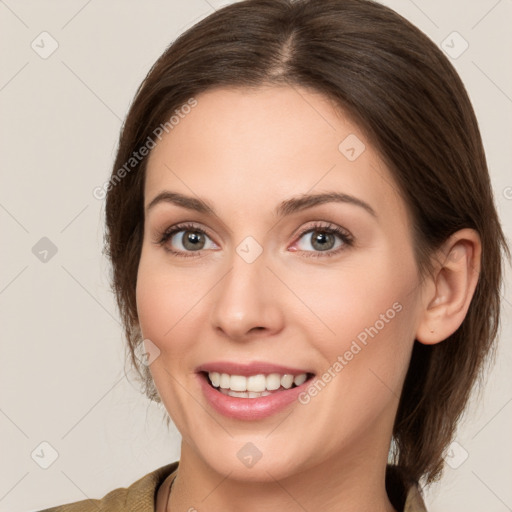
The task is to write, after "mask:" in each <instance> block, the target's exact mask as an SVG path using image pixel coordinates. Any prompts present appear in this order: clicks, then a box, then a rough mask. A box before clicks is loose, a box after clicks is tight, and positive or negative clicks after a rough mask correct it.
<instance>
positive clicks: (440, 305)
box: [416, 228, 482, 345]
mask: <svg viewBox="0 0 512 512" xmlns="http://www.w3.org/2000/svg"><path fill="white" fill-rule="evenodd" d="M481 252H482V246H481V241H480V236H479V235H478V233H477V232H476V231H475V230H474V229H469V228H465V229H461V230H460V231H457V232H456V233H454V234H453V235H452V236H450V238H448V240H447V241H446V242H445V243H444V244H443V246H442V247H441V248H440V250H439V251H438V252H437V253H436V262H435V270H434V273H433V276H432V277H430V278H428V279H427V281H428V286H426V287H425V289H427V288H428V292H425V293H424V297H425V300H424V305H423V306H422V307H423V309H422V311H421V314H420V320H419V323H418V327H417V331H416V339H417V340H418V341H419V342H420V343H423V344H425V345H433V344H435V343H439V342H441V341H443V340H445V339H446V338H448V337H449V336H450V335H452V334H453V333H454V332H455V331H456V330H457V329H458V328H459V327H460V325H461V324H462V322H463V320H464V318H465V317H466V314H467V311H468V309H469V305H470V303H471V299H472V298H473V295H474V292H475V289H476V285H477V283H478V277H479V274H480V263H481Z"/></svg>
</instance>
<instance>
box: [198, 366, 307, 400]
mask: <svg viewBox="0 0 512 512" xmlns="http://www.w3.org/2000/svg"><path fill="white" fill-rule="evenodd" d="M200 374H201V375H202V376H203V378H204V379H206V381H207V382H208V384H209V385H210V387H212V388H213V389H215V390H216V391H218V392H219V393H222V394H223V395H227V396H231V397H235V398H260V397H264V396H269V395H272V394H275V393H279V392H282V391H287V390H289V389H294V388H296V387H298V386H301V385H303V384H305V383H307V382H309V381H310V380H311V379H312V378H313V377H314V376H315V375H314V374H313V373H309V372H307V373H302V374H299V375H290V374H277V373H273V374H258V375H253V376H250V377H248V378H247V377H244V376H240V375H229V374H222V373H218V372H206V371H201V372H200Z"/></svg>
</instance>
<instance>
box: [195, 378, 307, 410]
mask: <svg viewBox="0 0 512 512" xmlns="http://www.w3.org/2000/svg"><path fill="white" fill-rule="evenodd" d="M197 376H198V377H199V382H200V385H201V389H202V391H203V394H204V396H205V397H206V399H207V400H208V402H209V404H210V405H211V406H212V407H213V408H214V409H215V410H216V411H217V412H219V413H220V414H222V415H224V416H227V417H228V418H235V419H238V420H259V419H262V418H267V417H268V416H272V414H276V413H278V412H279V411H282V410H283V409H284V408H285V407H287V406H288V405H290V404H291V403H293V402H294V401H298V398H297V397H298V395H299V394H300V393H301V392H302V391H304V390H305V389H306V388H307V387H308V386H309V384H310V383H311V380H312V379H308V380H306V381H305V382H303V383H302V384H301V385H300V386H297V387H295V388H290V389H286V390H284V391H278V392H276V393H272V394H270V395H267V396H262V397H259V398H240V397H234V396H229V395H224V394H223V393H221V392H220V391H217V388H214V387H213V386H212V385H210V381H209V379H208V376H207V375H206V374H204V373H202V372H201V373H198V374H197Z"/></svg>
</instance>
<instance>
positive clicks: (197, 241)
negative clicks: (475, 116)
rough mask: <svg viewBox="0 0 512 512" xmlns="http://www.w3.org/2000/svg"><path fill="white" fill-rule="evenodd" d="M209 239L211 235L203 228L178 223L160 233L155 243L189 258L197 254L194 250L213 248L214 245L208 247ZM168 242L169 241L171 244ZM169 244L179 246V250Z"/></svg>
mask: <svg viewBox="0 0 512 512" xmlns="http://www.w3.org/2000/svg"><path fill="white" fill-rule="evenodd" d="M207 240H210V237H209V236H208V235H207V234H206V232H205V231H204V230H203V229H201V228H199V227H197V226H196V225H194V224H178V225H176V226H173V227H172V228H169V229H167V230H166V231H164V232H163V233H159V234H158V237H157V240H156V242H155V243H157V244H159V245H162V246H164V248H165V250H166V251H168V252H170V253H172V254H175V255H177V256H183V257H184V258H188V257H191V256H192V257H193V256H196V255H195V254H193V253H194V252H199V251H202V250H203V249H211V248H212V247H208V244H207ZM167 242H169V244H168V243H167ZM169 245H170V246H171V247H177V248H178V250H175V249H172V248H171V247H169ZM213 245H214V247H213V248H215V247H216V246H215V244H213ZM180 246H181V247H180ZM187 253H192V254H187Z"/></svg>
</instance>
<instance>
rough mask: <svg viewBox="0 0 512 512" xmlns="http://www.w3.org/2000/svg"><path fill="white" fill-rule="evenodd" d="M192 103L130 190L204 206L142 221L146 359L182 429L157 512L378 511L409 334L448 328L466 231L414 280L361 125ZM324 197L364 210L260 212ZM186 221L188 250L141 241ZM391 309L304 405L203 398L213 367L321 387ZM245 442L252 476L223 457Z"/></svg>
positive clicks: (474, 243) (461, 303) (322, 114)
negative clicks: (216, 403)
mask: <svg viewBox="0 0 512 512" xmlns="http://www.w3.org/2000/svg"><path fill="white" fill-rule="evenodd" d="M196 99H197V101H198V104H197V106H196V107H195V108H193V109H192V111H191V112H190V113H189V114H187V115H186V116H185V117H184V118H183V119H181V120H180V122H179V124H178V125H176V126H175V127H174V128H173V130H171V131H170V132H169V133H168V134H166V135H165V136H164V137H163V138H162V140H161V141H160V142H158V144H157V145H156V147H155V148H154V149H153V150H152V152H151V155H150V157H149V161H148V166H147V176H146V182H145V191H144V197H145V206H147V205H148V204H149V203H150V202H151V201H152V199H153V198H154V197H155V196H156V195H157V194H159V193H160V192H161V191H163V190H169V191H173V192H179V193H182V194H186V195H188V196H192V197H200V198H203V199H205V200H207V201H209V202H210V204H211V205H212V206H213V207H214V209H215V212H216V214H203V213H198V212H195V211H191V210H187V209H184V208H182V207H180V206H177V205H175V204H171V203H159V204H157V205H155V206H154V207H153V208H152V209H151V210H150V211H149V212H147V214H146V216H145V224H144V240H143V246H142V253H141V259H140V265H139V269H138V276H137V293H136V298H137V309H138V315H139V322H140V328H141V331H142V334H143V337H144V338H146V339H149V340H151V342H152V343H154V344H155V345H156V346H157V347H158V349H159V350H160V355H159V357H158V358H157V359H156V360H155V361H154V362H153V363H152V364H151V366H150V370H151V373H152V375H153V378H154V381H155V385H156V388H157V390H158V392H159V395H160V397H161V399H162V402H163V404H164V406H165V407H166V409H167V411H168V412H169V415H170V416H171V418H172V420H173V422H174V423H175V425H176V426H177V428H178V430H179V431H180V433H181V435H182V446H181V457H180V464H179V469H178V472H177V478H176V481H175V483H174V486H173V489H172V493H171V496H170V500H169V503H167V504H165V503H164V501H166V500H164V499H163V498H162V496H163V494H162V493H163V492H164V489H165V492H166V490H167V487H166V486H168V484H169V480H168V481H167V482H166V485H163V486H162V487H161V489H160V491H161V492H160V493H159V496H158V498H159V501H158V503H159V510H162V511H163V510H172V511H173V512H181V511H189V510H208V512H217V511H218V512H220V511H223V512H230V511H235V510H236V511H238V512H240V511H242V512H244V511H247V512H249V511H251V512H254V511H270V510H281V511H284V512H288V511H289V512H292V511H293V512H295V511H303V510H322V511H324V512H329V511H337V512H339V511H345V510H346V511H348V510H350V511H355V510H357V511H363V510H364V511H366V510H368V511H370V510H371V511H374V512H375V511H386V512H390V511H393V510H394V509H393V507H392V505H391V503H390V502H389V500H388V497H387V495H386V491H385V487H384V482H385V479H384V472H385V467H386V462H387V454H388V450H389V445H390V439H391V434H392V425H393V420H394V417H395V414H396V409H397V405H398V397H399V395H400V392H401V389H402V385H403V381H404V378H405V374H406V371H407V368H408V364H409V359H410V355H411V350H412V346H413V342H414V339H418V341H420V342H422V343H438V342H440V341H442V340H444V339H445V338H446V337H448V336H449V335H450V334H451V333H453V332H454V331H455V330H456V329H457V328H458V327H459V325H460V324H461V322H462V320H463V319H464V316H465V314H466V312H467V308H468V307H469V303H470V300H471V297H472V294H473V292H474V289H475V286H476V282H477V276H478V268H479V262H480V241H479V238H478V235H477V234H476V233H475V232H474V231H472V230H468V229H466V230H462V231H459V232H457V233H456V234H454V235H453V236H452V237H450V239H449V240H447V242H446V244H445V245H444V247H443V248H442V250H441V251H440V253H439V254H438V255H437V256H438V258H437V259H438V260H439V261H440V264H439V265H438V266H437V267H436V271H435V272H434V274H433V275H432V276H429V277H428V278H426V279H421V278H420V276H419V275H418V269H417V266H416V262H415V259H414V254H413V248H412V239H411V219H410V217H409V214H408V211H407V209H406V207H405V203H404V202H403V200H402V198H401V197H400V195H399V194H398V187H397V186H396V185H395V182H394V180H393V178H392V176H391V174H390V172H389V170H388V169H387V168H386V166H385V165H384V164H383V162H382V160H381V159H380V157H379V155H378V153H377V152H376V151H375V150H374V149H373V147H372V145H371V144H370V142H369V141H368V140H367V139H366V137H365V135H364V133H363V132H362V131H361V130H360V129H359V128H358V126H357V125H355V124H354V123H353V122H352V121H351V120H350V119H349V118H348V117H347V116H346V115H344V114H343V113H341V112H340V111H339V110H338V111H337V110H335V108H334V106H333V104H332V103H331V102H329V101H328V100H327V99H326V98H325V97H323V96H322V95H320V94H318V93H316V92H313V91H311V90H306V89H304V88H299V87H293V88H292V87H288V86H282V87H277V86H271V87H260V88H258V89H257V90H247V89H236V88H218V89H214V90H209V91H207V92H204V93H202V94H201V95H199V96H197V98H196ZM350 134H353V135H356V136H357V138H358V139H359V140H360V141H362V142H363V143H364V144H365V150H364V151H363V152H362V153H361V154H360V155H359V156H358V157H357V158H356V159H355V160H354V161H350V160H349V159H347V158H346V156H345V154H343V153H342V152H341V151H340V150H339V149H338V146H339V144H340V143H341V142H342V141H343V140H344V139H345V138H346V137H347V136H348V135H350ZM327 191H337V192H342V193H346V194H350V195H353V196H355V197H357V198H359V199H361V200H363V201H365V202H366V203H368V204H369V205H370V206H371V207H372V208H373V210H374V211H375V213H376V217H373V216H372V215H371V214H369V213H368V212H367V211H366V210H365V209H363V208H361V207H359V206H356V205H353V204H347V203H346V204H341V203H332V202H331V203H327V204H322V205H317V206H314V207H313V208H309V209H307V210H304V211H301V212H296V213H293V214H291V215H289V216H285V217H283V218H277V217H275V216H274V215H273V213H272V212H273V210H274V208H275V207H276V206H277V205H278V204H279V203H280V202H281V201H283V200H285V199H289V198H291V197H293V196H297V195H301V194H308V193H319V192H327ZM185 221H189V222H192V223H194V224H195V225H196V226H197V227H199V228H202V229H203V230H205V231H206V233H207V235H206V238H205V245H204V246H202V247H203V249H202V250H201V251H199V252H197V251H196V252H195V253H194V249H193V248H192V249H190V248H188V247H189V246H184V245H183V235H187V234H189V233H188V231H185V232H183V231H182V232H180V233H179V234H177V235H175V236H174V237H173V238H172V240H168V241H167V242H166V244H165V245H163V246H162V245H159V244H157V243H154V242H155V241H156V240H157V239H158V235H159V233H160V232H162V231H164V230H165V229H167V228H169V227H171V226H173V225H175V224H178V223H181V222H185ZM316 221H318V222H320V223H321V224H322V225H327V224H328V223H330V224H333V225H336V226H339V227H340V228H342V229H343V230H346V231H348V232H349V233H350V235H351V236H352V237H353V240H354V243H353V245H344V242H343V241H342V240H341V239H339V238H338V236H337V235H333V236H334V238H333V239H331V240H330V242H328V243H327V245H326V246H325V247H326V248H327V250H326V251H322V250H321V249H318V245H316V244H315V243H314V240H315V238H314V236H313V233H312V232H309V233H306V234H304V235H302V236H300V237H299V235H300V232H301V231H302V230H306V228H308V227H309V226H311V225H312V224H313V223H314V222H316ZM247 236H251V237H253V238H254V239H255V241H256V242H257V244H259V246H260V247H261V249H262V253H261V254H260V255H259V257H257V258H256V259H255V261H254V262H252V263H248V262H247V261H246V260H244V259H243V258H242V257H240V255H239V254H238V253H237V252H236V248H237V247H238V246H239V244H240V243H241V242H242V241H243V240H244V239H245V238H246V237H247ZM329 243H330V245H329ZM341 246H343V249H342V250H341V251H340V252H338V253H337V254H334V255H332V256H330V257H329V256H326V255H325V254H326V253H327V252H331V253H333V252H335V251H336V249H338V247H341ZM165 247H167V248H173V249H174V250H176V251H182V252H185V253H187V254H191V253H192V257H180V256H175V255H172V254H170V253H169V252H167V251H166V250H165ZM251 250H253V249H251ZM187 251H188V252H187ZM311 254H315V255H318V257H308V255H311ZM447 256H449V257H447ZM394 303H399V305H400V306H401V310H400V311H399V312H397V313H396V315H395V316H394V318H393V319H391V320H389V321H388V322H386V323H385V325H384V327H383V328H381V329H380V330H379V332H378V334H377V335H374V337H373V338H369V339H368V343H367V345H366V346H363V348H362V350H361V351H360V352H359V353H357V355H355V356H354V357H353V358H352V360H350V361H349V362H348V363H347V364H346V365H344V367H343V369H342V370H341V371H339V372H337V373H336V376H335V377H334V378H332V379H331V380H330V382H328V383H327V385H325V387H323V389H322V390H321V392H319V393H318V394H317V396H315V397H312V398H311V400H310V401H309V403H307V404H300V403H298V402H294V403H293V405H291V406H289V407H287V408H286V409H285V410H284V411H282V412H280V413H277V414H275V415H272V416H270V417H268V418H265V419H262V420H258V421H242V420H236V419H231V418H226V417H224V416H222V415H220V414H219V413H217V412H216V411H215V410H213V409H212V408H211V407H210V406H209V404H208V402H207V401H206V399H205V397H204V396H203V395H202V392H201V389H200V387H199V384H198V381H197V377H196V374H195V368H196V367H197V366H198V365H200V364H203V363H206V362H211V361H218V360H231V361H241V362H249V361H253V360H259V361H270V362H274V363H277V364H279V363H283V364H286V365H289V366H292V367H297V368H303V369H307V370H308V371H311V372H314V373H315V375H316V378H317V379H318V378H321V377H322V375H323V374H324V373H325V372H326V371H327V369H328V368H329V367H333V364H334V363H335V362H336V361H337V357H338V355H343V354H344V353H345V352H346V351H347V350H349V348H350V346H351V344H352V342H353V341H354V340H356V339H357V336H358V334H360V333H361V332H362V331H364V330H365V328H368V327H370V326H374V325H375V324H376V321H377V320H379V319H380V318H382V317H381V316H380V315H382V314H385V313H386V311H387V310H389V309H390V308H392V305H393V304H394ZM379 325H380V324H379ZM248 442H251V443H253V444H254V445H255V446H256V447H257V448H258V450H259V451H260V452H261V454H262V457H261V459H260V460H259V461H258V462H257V463H256V464H255V465H254V466H253V467H251V468H248V467H246V466H245V465H244V464H242V463H241V461H240V460H239V459H238V457H237V452H238V451H239V450H240V448H241V447H243V446H244V445H245V444H246V443H248ZM166 507H168V508H166ZM192 507H194V508H192Z"/></svg>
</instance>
